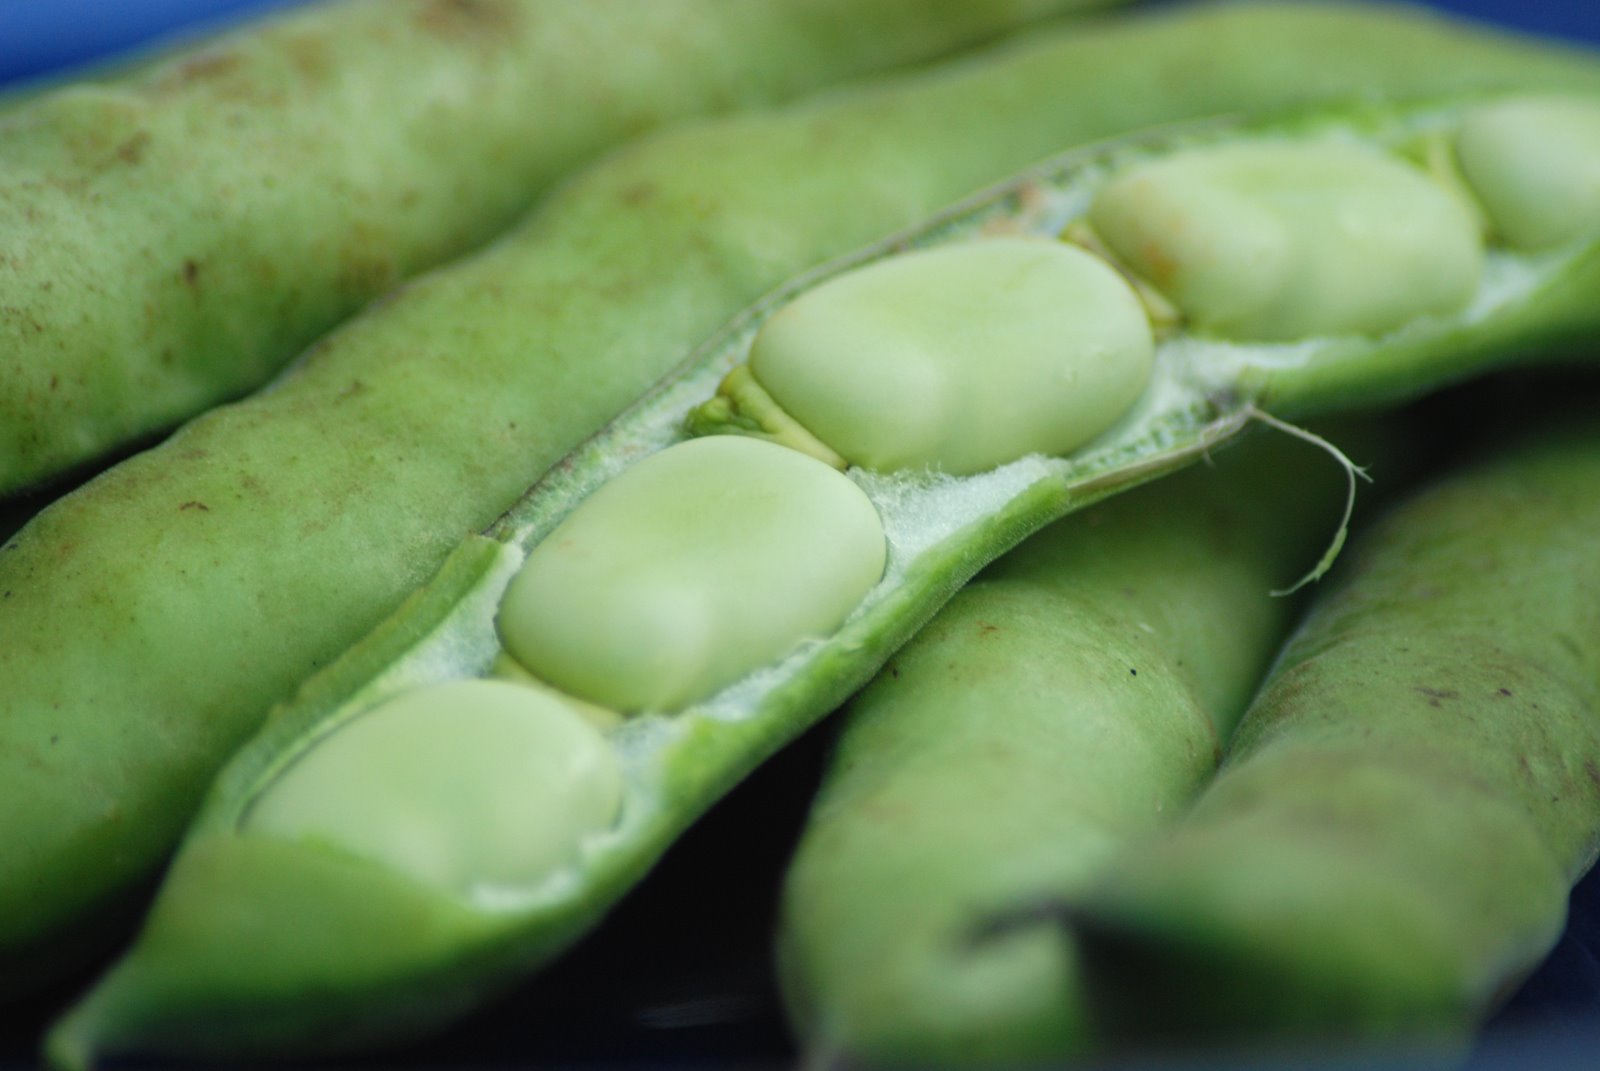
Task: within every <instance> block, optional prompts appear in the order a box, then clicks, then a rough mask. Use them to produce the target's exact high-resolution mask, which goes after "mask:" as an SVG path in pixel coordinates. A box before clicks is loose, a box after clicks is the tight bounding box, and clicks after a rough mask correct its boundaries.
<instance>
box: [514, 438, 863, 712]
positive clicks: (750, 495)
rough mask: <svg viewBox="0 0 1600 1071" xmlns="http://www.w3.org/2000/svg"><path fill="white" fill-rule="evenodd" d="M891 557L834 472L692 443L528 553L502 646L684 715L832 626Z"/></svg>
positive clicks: (597, 497)
mask: <svg viewBox="0 0 1600 1071" xmlns="http://www.w3.org/2000/svg"><path fill="white" fill-rule="evenodd" d="M885 554H886V550H885V546H884V537H883V527H882V524H881V523H880V522H879V520H878V514H877V511H876V510H875V509H874V508H873V506H872V503H871V502H870V501H869V500H868V499H867V496H866V495H865V494H863V493H862V492H861V490H860V489H859V488H858V487H856V485H855V484H853V483H851V482H850V480H849V479H847V478H846V477H844V476H842V475H840V474H839V473H837V472H835V471H834V470H833V469H831V468H829V467H828V466H827V465H824V464H822V463H821V462H820V461H816V460H814V459H812V458H809V457H807V456H805V455H804V454H800V453H797V452H795V451H793V450H788V449H785V448H784V447H781V446H774V445H772V444H771V443H765V442H761V441H759V440H756V439H746V438H742V437H735V436H723V437H717V438H711V439H696V440H691V441H689V442H685V443H680V444H678V445H676V446H673V447H670V448H668V449H666V450H663V451H661V452H660V453H658V454H654V455H652V456H650V457H648V458H646V459H645V460H644V461H641V462H639V463H638V464H637V465H635V466H633V467H632V468H630V469H628V470H627V471H625V472H624V473H623V474H622V475H621V476H619V477H617V478H616V479H614V480H612V481H611V482H609V483H607V484H606V485H604V486H603V487H602V488H600V490H599V491H597V492H595V494H594V495H593V496H591V497H590V498H589V499H587V500H585V501H584V503H583V504H582V505H581V506H579V507H578V509H577V510H575V511H574V512H573V513H572V514H571V515H570V516H569V517H568V518H567V519H566V520H564V521H563V522H562V523H561V524H560V525H559V526H557V528H556V529H555V530H554V531H553V532H551V533H550V535H549V536H548V537H547V538H546V539H545V540H544V541H543V542H541V543H540V544H539V545H538V546H536V547H535V548H534V549H533V550H532V551H531V552H530V553H529V555H528V561H527V564H526V565H525V566H524V567H523V569H522V571H521V572H519V573H518V574H517V577H516V579H514V580H513V581H512V582H511V586H510V587H509V588H508V589H507V591H506V595H505V599H504V600H503V601H502V603H501V605H500V615H499V620H498V627H499V630H500V637H501V640H502V642H503V643H504V644H505V646H506V650H507V651H508V652H509V653H510V654H511V656H512V657H513V658H515V659H516V660H517V661H518V662H520V663H521V664H522V665H523V666H524V667H525V668H526V669H528V670H529V671H530V672H531V673H533V674H534V675H536V676H538V677H541V678H543V679H545V680H547V681H549V682H550V683H551V684H554V685H555V686H556V687H558V688H563V689H566V690H568V691H571V692H572V693H573V694H575V695H577V696H579V697H581V698H583V699H588V700H591V701H593V702H597V703H601V704H603V705H607V706H612V707H615V708H617V709H619V710H641V709H653V710H672V709H676V708H680V707H683V706H685V705H687V704H689V703H691V702H693V701H695V700H697V699H701V698H704V697H705V696H707V695H710V694H711V693H712V692H715V691H716V690H717V689H719V688H721V687H722V686H723V685H726V684H729V683H731V682H732V681H734V680H736V679H738V678H739V677H741V676H743V675H744V674H746V673H748V672H750V671H751V670H752V669H755V668H756V667H758V666H761V665H764V664H766V663H768V662H771V661H774V660H776V659H778V658H781V657H782V656H783V655H784V654H786V653H788V651H789V650H791V649H792V648H793V647H794V646H795V645H796V644H797V643H799V642H800V641H801V640H803V639H805V638H807V637H810V636H824V635H827V634H828V633H830V632H832V631H833V630H834V629H835V628H837V627H838V626H839V624H840V623H841V622H842V621H843V620H844V619H845V617H847V616H848V615H849V613H850V611H851V610H853V609H855V607H856V605H857V604H858V603H860V601H861V599H862V597H863V596H865V595H866V593H867V592H868V591H869V590H871V588H872V586H873V584H875V583H877V581H878V578H879V577H880V576H881V575H882V573H883V565H884V559H885Z"/></svg>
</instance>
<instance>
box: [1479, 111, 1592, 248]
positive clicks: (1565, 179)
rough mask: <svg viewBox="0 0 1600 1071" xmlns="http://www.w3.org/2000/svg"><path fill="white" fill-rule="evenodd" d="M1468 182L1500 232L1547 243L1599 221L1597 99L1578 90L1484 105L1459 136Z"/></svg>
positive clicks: (1532, 243)
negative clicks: (1574, 94)
mask: <svg viewBox="0 0 1600 1071" xmlns="http://www.w3.org/2000/svg"><path fill="white" fill-rule="evenodd" d="M1456 158H1457V160H1458V161H1459V163H1460V166H1461V173H1462V175H1463V177H1465V178H1466V180H1467V184H1468V185H1469V186H1470V187H1471V188H1472V191H1473V192H1474V193H1475V194H1477V195H1478V199H1479V200H1480V201H1481V202H1482V204H1483V207H1484V210H1485V211H1486V212H1488V214H1489V218H1490V220H1491V221H1492V223H1493V226H1494V230H1495V234H1496V235H1497V237H1499V238H1500V239H1501V240H1503V241H1504V242H1505V243H1506V244H1507V245H1510V246H1512V247H1513V248H1516V249H1528V250H1536V249H1547V248H1549V247H1551V246H1556V245H1561V244H1562V243H1565V242H1569V241H1571V240H1573V239H1574V238H1577V237H1579V236H1580V235H1583V234H1586V233H1589V232H1591V231H1593V230H1594V229H1595V228H1596V227H1597V226H1600V106H1597V105H1596V104H1595V103H1594V101H1592V100H1585V99H1581V98H1577V97H1555V96H1548V97H1527V98H1522V99H1516V100H1508V101H1502V102H1498V103H1495V104H1488V105H1484V106H1483V107H1481V108H1479V109H1477V110H1476V111H1474V112H1472V113H1471V114H1470V115H1468V116H1467V118H1466V120H1465V121H1464V122H1463V123H1462V124H1461V132H1460V133H1459V134H1458V135H1457V138H1456Z"/></svg>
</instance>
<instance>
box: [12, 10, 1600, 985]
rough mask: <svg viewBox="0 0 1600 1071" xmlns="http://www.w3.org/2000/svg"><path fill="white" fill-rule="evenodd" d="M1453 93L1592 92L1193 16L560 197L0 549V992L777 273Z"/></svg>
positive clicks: (1467, 38) (1421, 52) (1337, 30)
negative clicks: (541, 480)
mask: <svg viewBox="0 0 1600 1071" xmlns="http://www.w3.org/2000/svg"><path fill="white" fill-rule="evenodd" d="M1313 60H1315V62H1313ZM1171 71H1181V72H1182V78H1181V79H1179V80H1177V82H1176V83H1175V84H1173V85H1170V86H1169V85H1168V84H1167V79H1168V78H1169V74H1168V72H1171ZM1480 82H1491V83H1501V82H1515V83H1517V84H1522V83H1524V82H1526V83H1527V84H1529V85H1531V86H1538V87H1542V88H1546V89H1554V88H1561V87H1582V86H1590V87H1600V65H1597V64H1596V63H1595V62H1594V61H1593V60H1592V59H1591V58H1590V57H1587V56H1582V55H1575V54H1567V53H1564V52H1561V51H1559V50H1555V49H1549V48H1544V47H1537V46H1532V45H1528V44H1525V43H1522V42H1518V41H1516V40H1513V39H1506V38H1501V37H1497V36H1490V35H1484V34H1481V33H1475V32H1471V31H1466V30H1462V29H1461V28H1459V27H1457V26H1455V25H1453V24H1451V23H1449V22H1442V21H1438V20H1435V19H1432V18H1428V17H1419V16H1417V15H1416V14H1415V13H1413V12H1410V11H1409V10H1406V9H1401V10H1388V9H1383V8H1374V7H1371V6H1369V5H1359V6H1355V7H1351V8H1344V7H1339V6H1326V7H1324V6H1307V7H1299V6H1290V5H1282V4H1277V3H1272V4H1265V5H1260V6H1248V5H1241V6H1228V7H1220V8H1215V9H1213V8H1196V9H1194V10H1192V11H1184V12H1179V13H1176V14H1169V15H1163V16H1161V17H1152V18H1146V19H1140V20H1134V21H1130V22H1127V23H1107V24H1105V25H1102V26H1099V27H1096V28H1085V29H1081V30H1079V29H1072V30H1068V31H1065V32H1059V33H1058V32H1052V33H1050V34H1044V35H1040V36H1039V37H1038V38H1036V39H1034V40H1031V41H1028V42H1022V43H1019V44H1016V45H1013V46H1009V47H1007V48H1004V49H1001V50H999V51H998V52H996V53H994V54H992V55H989V56H985V57H976V58H974V59H972V60H970V61H965V62H962V63H960V64H956V65H953V66H950V67H948V68H945V69H942V70H938V71H933V72H930V73H928V74H926V75H922V76H917V77H911V78H906V79H902V80H895V81H890V82H888V83H886V84H884V85H883V86H881V87H879V88H876V89H872V90H870V91H863V92H862V93H861V94H860V95H859V96H854V97H852V96H840V97H837V98H834V99H832V100H830V101H824V102H819V103H818V104H816V105H813V106H810V107H807V108H803V109H799V110H797V111H796V112H794V113H793V114H791V115H788V116H786V117H773V118H768V119H753V118H752V119H740V120H732V121H726V122H723V123H720V124H713V125H708V126H707V127H705V128H703V129H699V130H695V131H686V132H684V133H681V134H674V135H671V136H667V137H662V138H661V139H659V140H657V141H654V142H651V143H646V144H642V145H640V146H638V147H637V148H634V149H631V150H628V151H625V152H623V153H620V154H619V155H618V156H617V157H616V158H614V159H613V160H611V161H609V162H608V163H606V164H605V165H602V166H601V167H599V168H597V169H596V170H594V171H593V172H592V173H590V174H588V175H586V176H584V177H582V178H580V179H578V180H575V181H574V182H573V183H572V184H571V185H570V186H569V187H567V188H565V189H564V190H563V191H561V192H560V193H559V194H557V195H556V196H554V197H553V198H552V199H551V200H550V202H549V203H548V205H547V206H546V208H545V209H543V210H541V211H538V212H535V213H534V214H533V215H531V216H530V217H529V218H528V219H527V221H526V222H525V223H524V224H523V225H522V226H521V227H520V228H519V229H517V230H516V231H515V232H514V233H512V234H511V235H509V236H507V238H506V239H504V240H503V241H501V242H500V243H498V244H496V245H495V246H493V247H491V248H489V249H488V250H486V251H484V252H483V253H481V254H480V255H477V256H475V257H473V258H471V259H469V260H466V261H463V262H462V263H460V264H459V265H456V266H454V267H452V268H450V269H449V270H447V271H441V272H438V273H435V274H433V275H430V276H428V277H425V278H423V279H421V280H418V281H416V282H414V283H412V284H410V285H408V286H407V287H405V288H403V289H401V290H400V291H399V292H397V293H396V294H395V295H393V296H392V297H390V298H389V299H387V300H386V301H384V302H382V303H380V304H378V305H375V306H373V307H372V308H371V309H370V310H368V311H367V312H366V313H365V314H363V315H362V316H360V317H358V318H356V319H355V320H353V321H351V322H350V323H349V324H348V325H347V326H345V327H344V328H342V329H341V330H339V331H337V332H336V333H334V334H332V335H330V336H328V337H327V338H326V339H324V340H323V341H322V342H321V343H320V344H318V346H317V347H316V348H315V349H314V350H312V351H311V352H310V353H308V354H307V355H306V356H305V358H304V359H303V360H302V361H300V362H299V364H298V365H297V366H296V367H295V368H294V369H293V371H292V372H290V373H289V374H287V375H285V376H284V377H283V378H282V379H280V380H279V381H278V382H277V383H276V384H275V385H274V387H273V388H272V389H271V390H268V391H265V392H262V393H261V394H259V395H257V396H254V397H252V398H251V399H249V400H247V401H245V402H242V403H239V404H237V405H233V406H228V407H223V408H220V409H217V410H215V411H213V412H211V413H209V414H207V415H206V416H205V417H203V418H201V419H198V420H196V421H194V422H192V423H190V424H189V425H188V426H186V427H185V428H183V429H182V430H181V431H180V432H179V433H177V434H176V435H175V436H173V437H172V438H171V439H170V440H169V441H168V442H166V443H164V444H163V445H162V446H160V447H158V448H155V449H152V450H150V451H147V452H145V453H144V454H141V455H139V456H137V457H135V458H132V459H130V460H129V461H127V462H124V463H123V464H120V465H118V466H116V467H114V468H112V469H110V470H108V471H107V472H105V473H103V474H102V475H101V476H99V477H98V478H97V479H96V480H95V481H94V482H92V483H91V484H89V485H87V486H85V487H84V488H82V489H80V490H79V491H77V492H75V493H73V494H71V495H68V496H66V497H64V498H62V499H60V500H58V501H57V502H56V503H54V504H53V505H52V506H51V507H50V508H48V509H46V510H44V511H43V512H42V513H40V514H39V515H38V517H37V518H36V519H35V520H34V521H33V522H32V523H31V524H29V525H28V526H27V527H26V528H24V529H23V530H22V531H21V532H19V533H18V534H17V535H16V536H15V538H13V539H12V540H11V541H9V542H8V543H6V544H5V546H4V549H0V608H3V612H0V679H3V680H4V681H6V688H7V693H6V718H5V719H4V720H3V721H0V842H3V843H4V844H6V845H7V851H6V852H5V853H4V856H3V858H0V992H5V991H7V990H15V989H19V988H24V987H27V986H30V985H36V984H38V983H39V982H40V981H41V980H42V979H43V978H45V977H47V975H48V973H49V971H51V970H59V969H61V967H62V966H63V965H64V964H66V963H68V962H70V960H71V957H70V956H68V955H66V953H65V948H66V945H67V944H68V943H69V942H71V943H76V944H81V945H82V946H84V947H85V948H86V949H88V950H92V949H94V948H96V947H98V946H100V945H101V944H103V943H104V940H105V936H104V935H103V934H97V933H95V932H94V929H93V927H90V926H87V925H85V923H86V921H87V920H88V919H90V918H95V919H100V918H108V917H109V915H108V908H109V906H110V905H112V904H114V903H116V902H118V901H119V900H120V898H121V897H123V896H124V894H126V893H127V892H128V891H129V890H130V889H132V888H135V887H136V886H137V883H138V882H140V881H141V880H143V879H144V878H145V877H146V876H147V875H149V874H151V873H153V872H154V871H155V870H156V868H157V867H158V866H159V865H160V864H161V862H162V861H163V860H164V859H165V858H166V856H167V854H168V853H169V852H170V850H171V848H172V846H173V845H174V844H175V843H176V841H177V840H178V838H179V836H180V834H181V832H182V830H183V827H184V823H185V822H186V821H188V820H189V818H190V817H191V816H192V815H193V813H194V810H195V807H196V806H197V804H198V803H199V801H200V799H201V796H202V794H203V793H204V791H205V786H206V785H207V783H208V782H209V781H210V779H211V778H212V777H213V776H214V774H215V772H216V771H217V769H218V768H219V767H220V766H221V764H222V763H223V761H224V760H225V759H226V757H227V756H228V755H229V754H230V753H232V752H233V751H234V750H235V749H236V748H237V747H238V746H239V744H240V743H241V742H243V741H244V740H245V739H246V738H247V737H248V736H249V735H250V734H251V733H252V732H253V731H255V730H256V729H257V728H258V727H259V726H260V725H261V722H262V720H263V718H264V716H265V714H266V712H267V710H268V709H269V708H270V707H271V706H272V704H274V703H276V702H279V701H281V700H283V699H285V698H287V697H288V696H289V695H290V693H291V692H292V691H293V690H294V688H295V687H296V685H297V684H299V683H300V682H301V681H303V680H304V679H305V678H307V677H308V676H310V675H311V674H312V673H313V672H314V671H316V670H317V669H318V668H319V667H322V666H325V665H326V664H327V663H329V662H330V661H332V660H333V659H334V658H335V657H337V656H338V655H339V653H340V652H341V651H344V650H345V649H346V648H348V647H349V646H350V645H352V644H354V643H355V642H356V641H357V640H359V639H360V638H361V637H362V636H363V635H365V634H366V633H368V632H369V631H371V630H372V629H373V628H374V627H375V626H377V625H378V624H379V622H381V621H382V620H383V619H384V618H385V616H386V615H388V614H390V613H392V612H393V611H394V610H395V609H396V608H397V607H398V606H399V605H400V603H401V602H402V600H403V599H404V598H405V597H406V595H407V594H408V593H409V592H411V591H413V590H415V589H416V587H417V586H418V585H420V584H422V583H423V582H424V581H426V580H427V578H428V577H429V576H431V575H433V574H434V572H435V571H436V570H437V569H439V567H440V565H441V563H442V562H443V561H444V560H445V558H446V556H447V555H448V554H449V553H450V552H451V550H452V548H454V547H455V546H456V545H457V544H458V542H459V541H460V538H461V535H462V533H464V532H468V531H474V530H478V529H481V528H482V527H483V526H485V525H488V524H489V523H491V522H492V521H493V520H494V518H495V517H496V516H497V515H498V514H499V513H500V512H501V511H502V510H504V509H505V508H506V506H507V505H508V504H509V503H511V502H512V501H514V500H515V498H516V497H517V495H518V494H520V493H521V492H522V491H523V490H525V489H526V487H527V486H528V484H529V483H530V482H531V481H532V480H534V479H536V478H537V476H538V475H539V474H540V473H542V472H543V471H545V470H546V469H547V468H549V467H550V466H551V465H553V464H555V463H556V462H557V461H559V460H560V459H561V458H562V456H563V455H564V454H566V453H567V452H568V451H569V450H571V449H572V448H573V447H574V446H576V445H577V444H578V443H579V442H581V441H582V440H583V439H584V438H585V437H586V436H588V435H590V434H592V433H593V432H594V431H595V430H596V429H597V428H599V427H600V426H601V425H602V424H603V423H604V422H605V421H606V420H608V419H609V418H611V417H612V416H613V415H614V414H616V413H617V412H619V411H621V410H622V409H623V408H624V407H625V406H627V405H628V404H629V402H631V401H632V400H633V399H634V398H636V397H638V396H639V395H640V394H641V393H643V392H644V391H646V390H647V389H649V387H650V385H651V384H652V383H653V382H655V381H656V379H657V378H658V377H660V376H662V375H664V374H665V373H667V372H668V371H669V370H670V369H671V368H673V367H674V366H675V365H677V364H679V363H680V362H682V361H684V360H685V359H686V358H687V357H688V356H689V355H690V354H691V353H692V352H693V351H694V350H695V348H696V347H697V346H700V345H701V344H702V343H703V342H704V341H705V339H706V338H707V337H709V336H710V335H711V334H712V333H713V332H715V331H716V329H717V328H718V326H719V325H720V324H722V323H724V322H725V321H726V320H727V319H728V318H729V317H731V316H733V315H735V314H736V313H737V312H738V310H739V309H740V308H741V307H743V306H745V305H746V304H748V303H749V302H751V301H754V300H755V299H757V298H758V297H759V296H760V295H761V294H762V293H763V292H765V291H767V290H769V289H770V288H772V287H774V286H777V285H778V284H779V283H780V282H781V281H782V280H783V279H784V278H785V277H787V276H789V275H791V274H794V273H796V272H799V271H801V270H803V269H805V268H807V267H809V266H812V265H814V264H816V263H818V262H820V261H822V260H823V259H825V258H827V257H830V256H834V255H838V254H841V253H843V252H844V251H846V250H848V249H850V248H853V247H855V246H857V245H859V244H861V243H864V242H868V241H872V240H874V239H875V238H877V237H879V236H881V235H884V234H886V233H889V232H891V231H892V230H894V229H895V228H897V227H901V226H906V225H909V224H910V223H912V222H913V221H915V220H916V219H918V218H920V217H921V216H923V215H924V214H925V213H927V212H929V211H932V210H933V209H934V208H936V207H938V206H939V205H941V204H943V203H945V202H947V201H949V200H950V199H951V198H953V197H956V196H959V195H961V194H962V193H964V192H965V191H968V190H970V189H972V188H974V187H976V186H978V185H980V184H982V183H984V182H988V181H992V180H994V179H996V178H997V177H999V176H1000V174H1001V173H1002V172H1003V171H1005V170H1007V169H1011V168H1016V167H1021V166H1025V165H1026V164H1028V163H1029V162H1030V161H1032V160H1034V159H1037V158H1039V157H1042V156H1043V155H1044V154H1046V153H1048V152H1051V151H1053V150H1055V149H1057V148H1059V147H1060V146H1061V145H1065V144H1072V143H1075V142H1079V141H1083V140H1086V139H1091V138H1096V137H1103V136H1107V135H1110V134H1113V133H1116V132H1118V131H1122V130H1126V129H1129V128H1132V127H1135V126H1139V125H1144V124H1149V123H1154V122H1160V121H1163V120H1169V119H1174V118H1178V117H1181V116H1185V115H1195V114H1202V113H1211V112H1218V111H1227V110H1232V109H1239V108H1245V107H1249V106H1252V105H1257V104H1259V103H1260V102H1262V101H1272V102H1278V101H1282V100H1292V99H1301V98H1304V97H1306V96H1313V95H1319V94H1326V93H1330V92H1350V91H1354V90H1357V89H1360V90H1361V91H1366V90H1367V89H1368V88H1370V87H1387V88H1390V89H1392V90H1394V91H1396V92H1411V91H1415V90H1423V89H1426V90H1433V89H1439V88H1444V87H1450V86H1458V85H1471V84H1475V83H1480ZM1059 100H1070V101H1072V102H1073V106H1072V107H1071V108H1062V107H1053V106H1052V107H1042V106H1040V103H1039V102H1041V101H1059ZM820 159H826V160H827V166H826V167H819V166H818V161H819V160H820ZM713 161H715V163H714V164H713V163H712V162H713ZM840 698H842V695H841V696H840Z"/></svg>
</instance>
